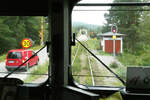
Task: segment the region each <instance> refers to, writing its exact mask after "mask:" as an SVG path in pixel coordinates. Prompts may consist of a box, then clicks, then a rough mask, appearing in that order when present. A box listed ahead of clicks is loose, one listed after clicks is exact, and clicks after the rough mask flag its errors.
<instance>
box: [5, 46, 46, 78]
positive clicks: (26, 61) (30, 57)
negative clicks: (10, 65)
mask: <svg viewBox="0 0 150 100" xmlns="http://www.w3.org/2000/svg"><path fill="white" fill-rule="evenodd" d="M46 46H47V44H46V45H44V46H43V47H42V48H41V49H40V50H38V51H37V52H36V53H35V54H34V55H32V56H31V57H30V58H29V59H27V60H26V61H25V62H24V63H22V64H20V65H19V66H18V67H17V68H15V69H14V70H13V71H11V72H10V73H8V74H7V75H6V76H4V78H7V77H8V76H10V75H11V74H13V73H14V72H16V71H17V70H19V69H20V68H21V66H22V65H24V64H25V63H26V62H28V61H29V60H30V59H32V58H33V57H34V56H35V55H37V54H38V53H39V52H40V51H41V50H43V49H44V48H45V47H46Z"/></svg>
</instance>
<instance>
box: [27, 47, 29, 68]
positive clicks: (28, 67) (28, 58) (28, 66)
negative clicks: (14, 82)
mask: <svg viewBox="0 0 150 100" xmlns="http://www.w3.org/2000/svg"><path fill="white" fill-rule="evenodd" d="M27 59H29V57H28V49H27ZM28 69H29V63H28V62H27V71H28Z"/></svg>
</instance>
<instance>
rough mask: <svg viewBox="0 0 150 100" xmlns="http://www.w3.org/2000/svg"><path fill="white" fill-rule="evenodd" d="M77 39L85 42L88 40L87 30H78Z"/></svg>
mask: <svg viewBox="0 0 150 100" xmlns="http://www.w3.org/2000/svg"><path fill="white" fill-rule="evenodd" d="M77 39H78V40H79V41H87V40H88V33H87V29H80V31H79V35H78V37H77Z"/></svg>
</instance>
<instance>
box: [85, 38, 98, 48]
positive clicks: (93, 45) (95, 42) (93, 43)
mask: <svg viewBox="0 0 150 100" xmlns="http://www.w3.org/2000/svg"><path fill="white" fill-rule="evenodd" d="M87 47H88V49H90V50H100V41H99V40H96V39H89V40H88V41H87Z"/></svg>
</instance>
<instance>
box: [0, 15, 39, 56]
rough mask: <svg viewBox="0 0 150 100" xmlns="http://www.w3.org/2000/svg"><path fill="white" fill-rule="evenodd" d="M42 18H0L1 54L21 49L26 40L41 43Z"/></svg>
mask: <svg viewBox="0 0 150 100" xmlns="http://www.w3.org/2000/svg"><path fill="white" fill-rule="evenodd" d="M40 29H41V17H31V16H0V54H3V53H5V52H7V51H8V50H10V49H17V48H22V47H21V41H22V40H23V39H24V38H30V39H32V40H33V41H34V43H35V44H39V43H40V38H39V31H40Z"/></svg>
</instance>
